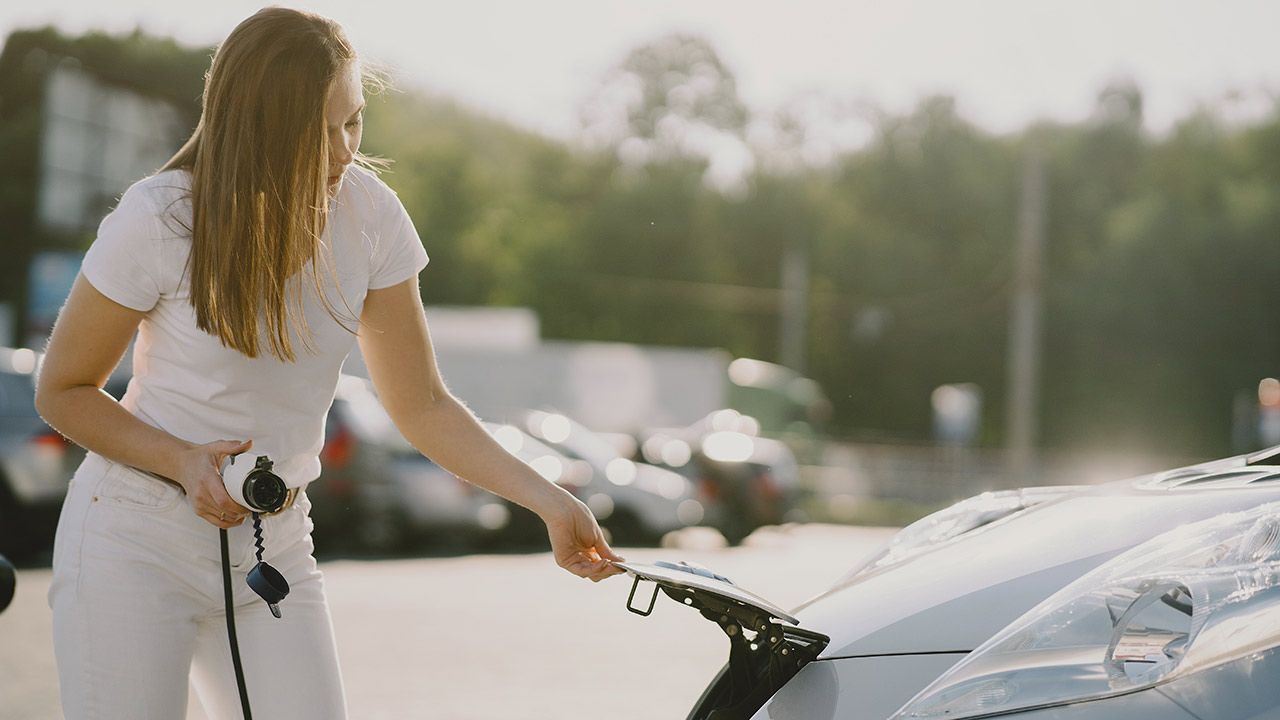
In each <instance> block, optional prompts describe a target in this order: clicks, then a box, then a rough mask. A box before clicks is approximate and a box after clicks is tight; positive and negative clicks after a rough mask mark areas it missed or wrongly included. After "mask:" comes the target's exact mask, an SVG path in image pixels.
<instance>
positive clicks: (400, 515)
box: [307, 375, 510, 552]
mask: <svg viewBox="0 0 1280 720" xmlns="http://www.w3.org/2000/svg"><path fill="white" fill-rule="evenodd" d="M320 460H321V474H320V477H319V478H317V479H316V480H315V481H314V482H312V483H311V484H310V485H308V486H307V496H308V497H309V498H310V499H311V504H312V510H311V514H312V519H313V520H314V522H315V525H316V529H315V533H314V534H315V538H316V543H317V548H318V549H321V550H322V551H323V552H333V551H335V550H358V551H366V552H394V551H401V550H408V549H422V548H426V547H450V548H459V547H466V546H468V545H470V544H472V543H475V542H483V541H485V540H486V539H489V538H491V537H492V536H493V535H495V534H496V533H499V532H500V531H501V530H502V529H503V528H504V527H506V525H507V523H508V521H509V518H510V513H509V511H508V510H507V508H506V506H505V505H504V504H503V503H502V501H501V500H500V499H499V498H497V497H496V496H494V495H492V494H490V493H487V492H485V491H484V490H481V489H480V488H477V487H475V486H474V485H471V484H470V483H467V482H465V481H463V480H460V479H459V478H458V477H456V476H455V475H453V474H452V473H450V472H449V471H447V470H445V469H444V468H441V467H440V466H439V465H436V464H435V463H434V462H432V461H431V460H430V459H428V458H426V457H424V456H423V455H422V454H421V453H419V452H418V451H417V450H415V449H414V448H413V446H412V445H410V444H409V442H408V441H407V440H405V439H404V436H403V435H401V434H400V431H399V430H397V429H396V426H395V423H394V422H393V421H392V420H391V417H390V416H389V415H388V414H387V411H386V409H385V408H383V406H382V403H381V402H380V401H379V400H378V397H377V395H376V394H375V393H374V390H373V387H372V385H371V384H370V383H369V382H368V381H367V380H364V379H362V378H358V377H355V376H351V375H343V376H342V377H341V378H340V379H339V382H338V388H337V393H336V396H335V397H334V401H333V405H332V407H331V408H330V409H329V415H328V420H327V422H326V425H325V444H324V449H323V450H322V451H321V455H320Z"/></svg>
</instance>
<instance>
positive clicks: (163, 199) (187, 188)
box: [117, 168, 191, 239]
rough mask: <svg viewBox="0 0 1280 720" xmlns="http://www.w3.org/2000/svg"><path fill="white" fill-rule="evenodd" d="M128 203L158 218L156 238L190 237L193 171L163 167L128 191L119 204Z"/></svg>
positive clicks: (121, 205) (133, 185)
mask: <svg viewBox="0 0 1280 720" xmlns="http://www.w3.org/2000/svg"><path fill="white" fill-rule="evenodd" d="M126 205H133V206H135V207H136V208H137V211H139V212H145V213H147V214H148V215H151V216H154V217H155V218H156V220H157V221H158V223H157V225H156V226H155V227H156V228H157V232H158V237H157V239H172V238H176V237H189V236H190V232H191V230H190V221H191V172H190V171H189V170H186V169H184V168H175V169H172V170H161V171H158V172H156V173H153V174H151V175H148V176H147V177H144V178H142V179H141V180H138V181H137V182H135V183H133V184H132V185H130V186H129V188H128V189H127V190H125V192H124V194H123V195H122V196H121V197H120V203H119V205H118V206H117V207H125V206H126Z"/></svg>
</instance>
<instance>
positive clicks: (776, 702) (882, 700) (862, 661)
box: [751, 653, 965, 720]
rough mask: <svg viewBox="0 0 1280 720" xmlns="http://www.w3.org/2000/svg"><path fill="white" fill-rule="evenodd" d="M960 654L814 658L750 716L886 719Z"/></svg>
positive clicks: (756, 719)
mask: <svg viewBox="0 0 1280 720" xmlns="http://www.w3.org/2000/svg"><path fill="white" fill-rule="evenodd" d="M964 656H965V654H964V653H934V654H927V655H886V656H878V657H864V658H840V659H838V660H819V661H816V662H811V663H809V664H808V665H805V666H804V667H803V668H802V669H801V670H800V672H799V673H797V674H796V676H795V677H793V678H792V679H791V681H790V682H788V683H787V684H786V685H784V686H782V689H781V690H779V691H778V692H777V693H775V694H774V696H773V697H772V698H770V699H769V701H768V702H766V703H765V705H764V707H762V708H760V710H759V711H758V712H756V714H755V715H752V716H751V718H752V720H795V719H796V718H804V720H837V718H838V719H839V720H885V718H887V717H889V716H890V715H892V714H893V713H894V712H895V711H896V710H897V709H898V708H900V707H902V705H903V704H904V703H906V702H907V701H908V700H910V699H911V698H912V697H913V696H914V695H915V694H916V693H917V692H919V691H920V688H921V687H923V686H924V685H925V684H928V683H929V682H931V681H932V680H933V679H934V678H936V677H938V676H939V675H941V674H942V673H944V672H946V671H947V669H949V668H950V667H951V666H952V665H955V664H956V663H957V662H959V661H960V659H961V658H963V657H964Z"/></svg>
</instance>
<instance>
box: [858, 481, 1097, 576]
mask: <svg viewBox="0 0 1280 720" xmlns="http://www.w3.org/2000/svg"><path fill="white" fill-rule="evenodd" d="M1082 488H1083V486H1080V485H1060V486H1053V487H1033V488H1023V489H1021V490H1001V491H998V492H985V493H982V494H981V495H975V496H973V497H971V498H969V499H967V500H961V501H960V502H958V503H956V504H955V505H952V506H950V507H948V508H946V509H943V510H939V511H938V512H935V513H933V514H931V515H926V516H925V517H923V518H920V519H919V520H917V521H915V522H913V523H911V524H910V525H908V526H906V527H905V528H903V529H902V530H900V531H898V534H897V535H894V536H893V539H891V540H890V541H889V542H888V543H886V544H885V545H884V546H883V547H881V548H880V549H879V550H878V551H877V552H875V553H873V554H872V555H871V557H869V558H867V559H866V560H864V561H863V562H862V563H861V564H859V565H858V566H857V567H855V568H854V569H853V570H851V571H849V572H848V573H846V574H845V576H844V577H843V578H841V580H840V581H841V582H843V581H846V580H849V579H851V578H853V577H856V576H857V575H861V574H862V573H868V572H873V571H875V570H880V569H881V568H885V567H888V566H889V565H894V564H897V563H899V562H902V561H903V560H906V559H907V558H910V557H914V556H915V555H918V554H920V553H921V552H924V551H925V550H930V549H933V548H935V547H937V546H939V545H942V544H943V543H946V542H948V541H950V540H953V539H955V538H957V537H960V536H961V535H965V534H967V533H970V532H972V531H974V530H977V529H978V528H981V527H986V526H988V525H990V524H992V523H994V522H996V521H997V520H1003V519H1004V518H1007V517H1009V516H1010V515H1013V514H1014V513H1017V512H1020V511H1022V510H1026V509H1027V508H1029V507H1032V506H1035V505H1039V504H1040V503H1044V502H1048V501H1049V500H1056V499H1058V498H1060V497H1062V496H1064V495H1067V494H1070V493H1073V492H1076V491H1078V490H1081V489H1082Z"/></svg>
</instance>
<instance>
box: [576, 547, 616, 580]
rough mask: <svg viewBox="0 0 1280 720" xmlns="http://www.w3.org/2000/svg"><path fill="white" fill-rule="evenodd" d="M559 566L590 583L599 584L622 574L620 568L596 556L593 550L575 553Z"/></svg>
mask: <svg viewBox="0 0 1280 720" xmlns="http://www.w3.org/2000/svg"><path fill="white" fill-rule="evenodd" d="M560 566H561V567H563V568H564V569H565V570H568V571H569V572H571V573H573V574H574V575H577V576H578V577H581V578H587V579H588V580H591V581H592V582H600V581H601V580H603V579H605V578H607V577H611V576H613V575H620V574H622V573H623V572H624V571H623V570H622V568H620V567H617V566H616V565H613V564H612V563H610V562H609V561H608V560H606V559H604V558H602V557H600V556H599V555H598V554H596V553H595V551H594V549H588V550H584V551H580V552H577V553H575V554H574V555H572V556H571V557H570V558H569V560H568V561H566V562H562V563H560Z"/></svg>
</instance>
